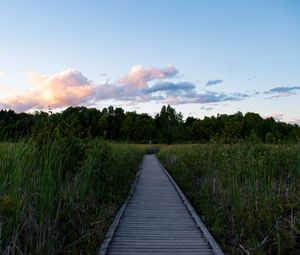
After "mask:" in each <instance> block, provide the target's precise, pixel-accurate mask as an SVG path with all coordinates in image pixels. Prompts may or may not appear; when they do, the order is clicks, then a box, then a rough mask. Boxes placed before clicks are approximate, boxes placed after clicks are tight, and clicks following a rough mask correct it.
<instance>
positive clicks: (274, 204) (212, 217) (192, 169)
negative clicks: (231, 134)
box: [159, 144, 300, 254]
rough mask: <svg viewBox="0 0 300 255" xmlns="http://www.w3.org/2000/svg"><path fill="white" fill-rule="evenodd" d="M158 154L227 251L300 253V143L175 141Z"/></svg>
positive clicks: (239, 252) (243, 252)
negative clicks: (253, 143) (257, 143)
mask: <svg viewBox="0 0 300 255" xmlns="http://www.w3.org/2000/svg"><path fill="white" fill-rule="evenodd" d="M159 158H160V159H161V160H162V162H163V164H164V165H165V167H166V168H167V169H168V171H169V172H170V173H171V175H172V176H173V177H174V178H175V179H176V181H177V183H178V184H179V185H180V186H181V187H182V189H183V191H184V192H185V193H186V195H187V196H188V198H189V199H190V200H191V202H192V204H193V205H194V206H195V208H196V209H197V210H198V212H199V213H200V214H201V215H202V216H203V219H204V221H205V223H206V224H207V225H208V227H209V229H210V230H211V231H212V233H213V235H214V236H215V237H216V239H217V240H218V241H219V242H220V244H221V247H222V248H223V250H225V251H226V252H227V253H228V254H300V146H297V145H274V146H269V145H246V144H237V145H220V144H211V145H174V146H169V147H167V148H164V149H162V150H161V152H160V153H159Z"/></svg>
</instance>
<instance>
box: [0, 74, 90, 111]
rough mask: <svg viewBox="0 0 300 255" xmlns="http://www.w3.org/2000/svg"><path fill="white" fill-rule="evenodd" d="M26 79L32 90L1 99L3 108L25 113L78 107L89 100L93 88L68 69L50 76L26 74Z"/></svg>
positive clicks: (79, 75)
mask: <svg viewBox="0 0 300 255" xmlns="http://www.w3.org/2000/svg"><path fill="white" fill-rule="evenodd" d="M27 77H28V79H29V80H30V82H31V83H32V84H33V85H35V86H34V88H33V89H31V90H28V91H25V92H23V93H20V94H17V95H15V96H12V97H9V98H6V99H3V100H2V102H0V103H1V104H2V105H3V106H4V107H5V108H13V109H15V110H17V111H26V110H29V109H32V108H37V109H40V108H46V107H48V106H50V107H51V108H59V107H64V106H70V105H78V104H80V103H84V102H86V101H87V100H89V99H90V98H91V96H92V94H93V91H94V88H95V86H94V85H93V84H92V82H91V81H89V80H88V79H87V78H86V77H85V76H84V75H83V74H82V73H80V72H78V71H73V70H70V69H68V70H65V71H62V72H60V73H57V74H54V75H51V76H45V75H40V74H36V73H27Z"/></svg>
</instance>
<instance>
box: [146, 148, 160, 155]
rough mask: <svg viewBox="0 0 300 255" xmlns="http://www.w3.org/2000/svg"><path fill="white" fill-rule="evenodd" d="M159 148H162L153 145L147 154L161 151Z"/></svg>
mask: <svg viewBox="0 0 300 255" xmlns="http://www.w3.org/2000/svg"><path fill="white" fill-rule="evenodd" d="M159 150H160V148H159V147H151V148H149V150H148V152H147V154H156V153H158V152H159Z"/></svg>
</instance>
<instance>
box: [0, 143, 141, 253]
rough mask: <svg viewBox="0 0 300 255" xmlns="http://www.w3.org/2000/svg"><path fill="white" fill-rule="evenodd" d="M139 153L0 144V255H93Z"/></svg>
mask: <svg viewBox="0 0 300 255" xmlns="http://www.w3.org/2000/svg"><path fill="white" fill-rule="evenodd" d="M143 153H144V151H143V148H142V147H139V146H135V145H125V144H119V145H118V144H107V143H105V142H103V141H98V140H96V141H95V140H94V141H88V142H85V141H82V140H76V141H75V140H74V141H71V142H70V141H62V140H58V141H52V142H47V143H46V144H42V145H41V144H37V143H35V142H20V143H15V144H14V143H2V144H0V250H1V252H0V254H67V253H72V254H95V252H96V248H97V247H99V246H100V243H101V240H102V239H103V238H104V235H105V232H106V228H107V227H108V226H109V224H110V221H111V219H112V217H113V215H114V213H115V211H116V209H117V207H118V206H119V205H120V203H121V202H122V201H123V200H124V199H125V198H126V196H127V192H128V190H129V188H130V184H131V183H132V181H133V178H134V175H135V172H136V170H137V167H138V164H139V162H140V160H141V158H142V155H143Z"/></svg>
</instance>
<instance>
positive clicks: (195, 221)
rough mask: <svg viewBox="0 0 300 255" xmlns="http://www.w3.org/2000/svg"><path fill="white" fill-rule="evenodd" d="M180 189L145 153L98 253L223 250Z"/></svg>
mask: <svg viewBox="0 0 300 255" xmlns="http://www.w3.org/2000/svg"><path fill="white" fill-rule="evenodd" d="M181 193H182V192H181V190H180V189H179V188H178V186H176V185H175V184H174V180H173V179H171V177H170V176H169V175H168V173H166V171H165V169H164V168H163V167H162V166H161V164H160V163H159V161H158V160H157V158H156V156H155V155H146V156H145V157H144V160H143V163H142V167H141V169H140V172H139V178H138V181H137V182H136V185H135V188H134V193H133V194H131V197H130V198H129V199H128V200H127V201H126V205H125V206H123V211H122V213H121V215H120V213H119V216H118V220H117V223H116V222H115V223H114V225H113V233H109V235H108V238H107V240H106V244H105V245H106V247H105V249H100V254H119V255H123V254H124V255H125V254H141V255H143V254H145V255H146V254H187V255H188V254H190V255H193V254H219V255H221V254H223V253H222V251H221V249H220V248H219V247H218V245H217V244H216V242H215V241H214V240H213V238H212V236H211V235H210V234H209V235H208V237H207V232H208V231H207V229H206V228H203V226H204V225H203V226H202V225H201V224H203V223H202V222H201V224H200V226H199V220H200V218H195V215H193V214H195V211H193V209H191V208H192V207H191V205H190V204H187V202H186V201H185V199H186V198H185V197H183V196H182V194H181ZM203 230H204V231H203Z"/></svg>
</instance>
